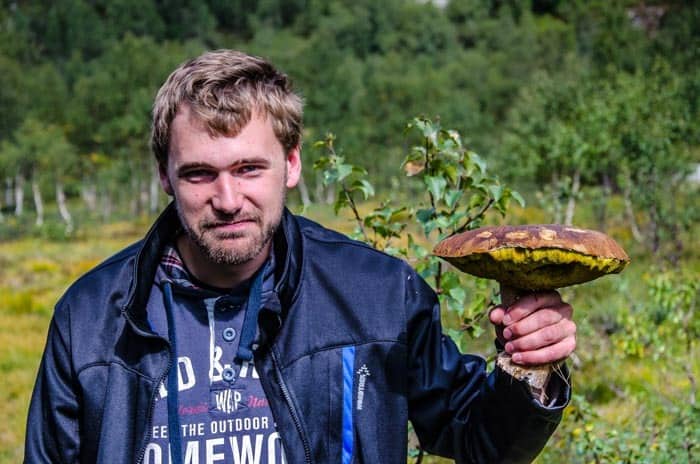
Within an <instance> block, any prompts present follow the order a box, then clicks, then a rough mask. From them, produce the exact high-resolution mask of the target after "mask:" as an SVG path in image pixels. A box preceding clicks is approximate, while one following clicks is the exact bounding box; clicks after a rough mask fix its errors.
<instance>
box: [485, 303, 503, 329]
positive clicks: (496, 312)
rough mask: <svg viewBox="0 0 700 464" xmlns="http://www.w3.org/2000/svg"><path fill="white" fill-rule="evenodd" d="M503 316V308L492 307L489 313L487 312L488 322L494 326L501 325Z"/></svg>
mask: <svg viewBox="0 0 700 464" xmlns="http://www.w3.org/2000/svg"><path fill="white" fill-rule="evenodd" d="M505 314H506V308H504V307H503V306H494V307H493V308H491V311H489V320H490V321H491V323H492V324H494V325H501V324H503V316H505Z"/></svg>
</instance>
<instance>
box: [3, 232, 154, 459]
mask: <svg viewBox="0 0 700 464" xmlns="http://www.w3.org/2000/svg"><path fill="white" fill-rule="evenodd" d="M139 229H140V227H139V226H138V225H126V224H116V225H111V226H107V227H104V228H103V229H102V230H101V231H100V232H101V233H100V234H99V235H101V238H100V239H97V235H98V234H97V233H93V235H92V236H91V237H86V238H83V239H80V240H76V241H71V242H59V243H56V242H48V241H45V240H42V239H38V238H27V239H19V240H13V241H8V242H3V243H0V301H1V302H2V303H1V306H0V346H2V347H3V349H2V354H1V355H0V376H1V378H2V384H1V385H2V387H0V417H3V418H4V421H3V425H2V427H0V463H3V464H4V463H8V464H9V463H17V462H21V461H22V457H23V454H24V451H23V447H24V430H25V424H26V413H27V408H28V406H29V399H30V396H31V391H32V386H33V384H34V379H35V376H36V371H37V369H38V367H39V362H40V358H41V353H42V351H43V348H44V343H45V341H46V332H47V330H48V325H49V321H50V318H51V313H52V308H53V305H54V303H55V302H56V301H57V300H58V298H59V297H60V295H61V294H62V293H63V292H64V291H65V290H66V289H67V288H68V286H69V285H70V283H71V282H72V281H74V280H75V279H76V278H77V277H79V276H80V275H81V274H83V273H84V272H86V271H87V270H89V269H90V268H92V267H93V266H95V265H96V264H97V263H99V262H100V261H102V260H103V259H105V258H106V257H107V256H109V255H111V254H112V253H114V252H115V251H117V250H119V249H120V248H122V247H123V246H125V245H127V244H128V243H131V242H133V241H134V240H136V239H137V238H138V234H139V233H141V232H142V230H143V229H141V230H139ZM95 232H97V231H95Z"/></svg>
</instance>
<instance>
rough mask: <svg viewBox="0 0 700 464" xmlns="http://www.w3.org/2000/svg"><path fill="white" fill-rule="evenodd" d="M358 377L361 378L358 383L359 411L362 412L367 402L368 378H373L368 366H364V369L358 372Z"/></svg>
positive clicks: (361, 368)
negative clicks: (366, 388)
mask: <svg viewBox="0 0 700 464" xmlns="http://www.w3.org/2000/svg"><path fill="white" fill-rule="evenodd" d="M357 375H358V376H359V377H360V379H359V382H358V383H357V410H358V411H362V406H363V404H364V401H365V386H366V384H367V377H370V376H371V374H370V373H369V368H368V367H367V364H363V365H362V367H360V368H359V369H358V370H357Z"/></svg>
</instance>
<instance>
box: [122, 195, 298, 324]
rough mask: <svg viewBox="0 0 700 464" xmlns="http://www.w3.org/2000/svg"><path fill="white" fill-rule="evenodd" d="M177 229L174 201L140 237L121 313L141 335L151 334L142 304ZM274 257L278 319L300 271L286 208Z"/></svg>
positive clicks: (295, 228) (292, 296)
mask: <svg viewBox="0 0 700 464" xmlns="http://www.w3.org/2000/svg"><path fill="white" fill-rule="evenodd" d="M179 229H180V219H179V218H178V216H177V210H176V209H175V204H174V202H171V203H170V204H169V205H168V206H167V207H166V208H165V209H164V210H163V212H162V213H161V215H160V216H159V217H158V219H156V221H155V222H154V223H153V226H151V228H150V230H149V231H148V233H147V234H146V236H145V237H144V239H143V240H142V242H141V246H140V247H139V249H138V251H137V254H136V257H135V259H134V263H133V271H132V279H131V282H130V285H129V293H128V295H127V298H126V304H125V305H124V307H123V311H124V312H125V313H126V316H127V318H128V319H129V320H130V321H132V323H134V324H135V325H136V327H137V328H139V329H141V330H142V331H144V332H149V333H150V332H151V330H150V329H149V328H148V322H147V317H146V303H147V302H148V297H149V295H150V292H151V288H152V285H153V282H154V280H155V275H156V271H157V269H158V264H159V263H160V258H161V255H162V254H163V251H164V249H165V246H166V245H167V244H168V243H169V242H170V241H172V240H173V238H174V237H175V234H176V233H177V231H178V230H179ZM273 241H274V242H273V246H274V248H275V256H276V257H277V259H278V261H277V264H276V269H275V282H276V284H275V292H276V293H277V294H278V296H279V299H280V303H281V306H282V317H284V316H285V314H286V311H287V308H289V306H290V305H291V304H292V303H293V301H294V300H295V299H296V292H297V289H298V287H299V276H300V270H301V259H302V246H301V233H300V231H299V225H298V223H297V220H296V218H295V217H294V215H293V214H292V213H291V212H290V211H289V210H288V209H287V208H285V209H284V212H283V214H282V222H281V224H280V227H279V228H278V229H277V231H276V232H275V236H274V238H273Z"/></svg>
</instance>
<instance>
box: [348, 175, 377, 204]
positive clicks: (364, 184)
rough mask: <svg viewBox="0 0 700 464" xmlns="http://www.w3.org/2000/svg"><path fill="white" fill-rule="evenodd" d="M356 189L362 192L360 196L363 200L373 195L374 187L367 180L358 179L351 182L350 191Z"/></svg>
mask: <svg viewBox="0 0 700 464" xmlns="http://www.w3.org/2000/svg"><path fill="white" fill-rule="evenodd" d="M356 190H359V191H360V192H362V196H363V197H364V199H365V200H366V199H368V198H369V197H372V196H374V187H372V184H370V183H369V181H368V180H365V179H358V180H356V181H355V182H353V183H352V185H351V187H350V191H353V192H354V191H356Z"/></svg>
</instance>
